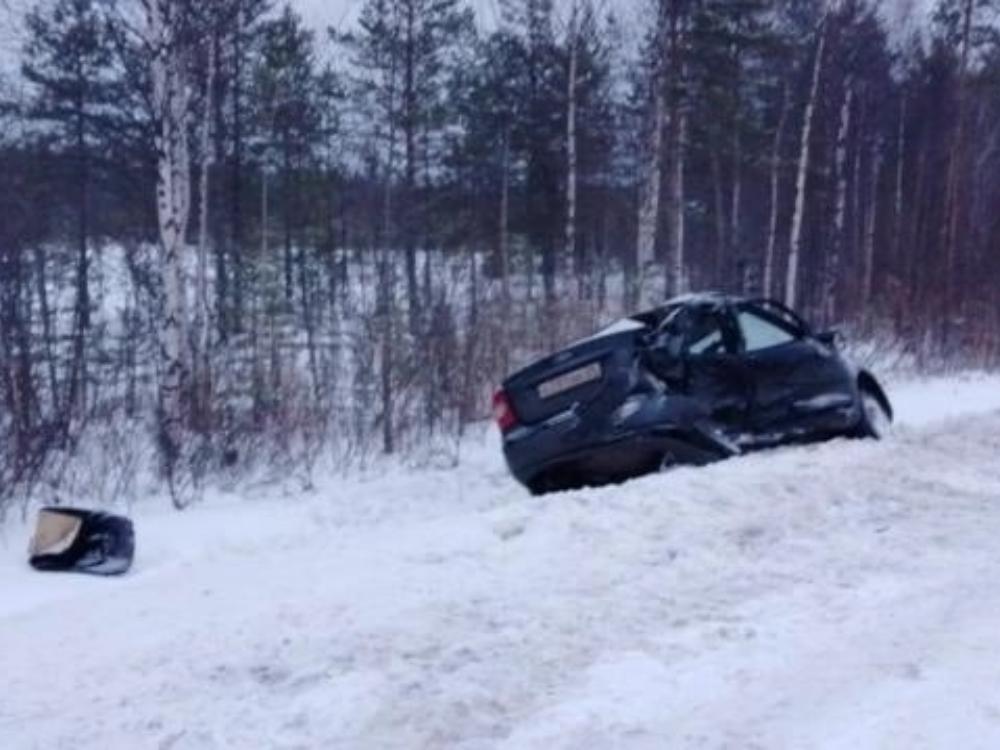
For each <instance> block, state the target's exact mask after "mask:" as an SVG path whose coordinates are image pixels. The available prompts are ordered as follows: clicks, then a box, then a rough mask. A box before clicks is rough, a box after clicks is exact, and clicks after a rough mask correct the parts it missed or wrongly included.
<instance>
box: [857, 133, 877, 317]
mask: <svg viewBox="0 0 1000 750" xmlns="http://www.w3.org/2000/svg"><path fill="white" fill-rule="evenodd" d="M881 174H882V143H881V140H880V139H876V140H875V143H873V144H872V154H871V176H870V178H869V185H868V213H867V215H866V217H865V234H864V243H863V245H864V264H863V272H862V283H861V304H862V309H863V310H865V311H867V312H870V311H871V310H872V309H873V305H874V302H875V300H874V278H875V230H876V228H877V221H878V203H879V201H878V193H879V191H878V183H879V178H880V176H881Z"/></svg>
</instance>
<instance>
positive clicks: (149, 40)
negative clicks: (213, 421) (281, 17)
mask: <svg viewBox="0 0 1000 750" xmlns="http://www.w3.org/2000/svg"><path fill="white" fill-rule="evenodd" d="M143 6H144V10H145V22H146V26H145V30H144V34H145V37H144V41H145V46H146V48H147V52H148V55H149V65H150V78H151V80H152V87H153V88H152V105H153V117H154V124H155V128H156V160H157V165H156V171H157V186H156V213H157V218H158V224H159V240H160V241H159V250H160V274H161V279H162V289H163V309H162V312H161V315H160V327H159V350H160V383H159V401H160V405H159V410H160V420H159V421H160V430H159V433H160V451H161V459H162V466H163V469H164V471H165V474H166V477H167V481H168V483H169V486H170V490H171V495H172V498H173V501H174V504H175V505H176V506H177V507H183V506H184V505H186V504H187V503H188V502H189V498H187V497H185V492H184V487H183V480H184V477H182V476H181V471H183V467H181V466H180V459H181V456H182V454H183V453H184V452H185V450H186V448H187V446H186V445H185V444H186V442H187V441H188V440H189V439H190V438H189V435H188V434H187V432H188V430H187V428H188V420H189V418H190V413H189V412H190V398H189V394H188V390H187V389H188V387H189V380H190V374H191V349H190V344H189V342H190V331H189V320H188V306H187V299H186V292H185V273H184V261H185V255H186V250H187V247H186V235H187V229H188V219H189V214H190V210H191V152H190V144H189V142H188V139H189V134H188V124H189V111H190V98H191V82H190V81H189V79H188V72H187V62H188V59H187V55H188V52H189V48H188V44H189V39H188V38H187V36H186V35H187V32H188V31H189V30H188V29H187V28H186V26H187V23H186V22H187V18H186V17H185V8H184V6H183V4H182V3H181V1H180V0H143Z"/></svg>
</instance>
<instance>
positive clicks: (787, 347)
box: [493, 294, 892, 493]
mask: <svg viewBox="0 0 1000 750" xmlns="http://www.w3.org/2000/svg"><path fill="white" fill-rule="evenodd" d="M493 408H494V414H495V416H496V419H497V422H498V424H499V426H500V430H501V432H502V433H503V449H504V455H505V457H506V459H507V464H508V466H509V467H510V470H511V472H512V473H513V474H514V476H515V477H516V478H517V479H518V481H520V482H521V483H522V484H524V485H525V486H526V487H528V489H529V490H531V491H532V492H534V493H543V492H549V491H555V490H562V489H572V488H575V487H581V486H593V485H601V484H608V483H614V482H620V481H624V480H626V479H629V478H631V477H635V476H639V475H641V474H645V473H649V472H652V471H656V470H658V469H660V468H662V467H665V466H670V465H675V464H696V465H699V464H705V463H709V462H711V461H716V460H719V459H722V458H726V457H729V456H734V455H737V454H740V453H743V452H746V451H750V450H754V449H758V448H765V447H771V446H775V445H780V444H785V443H790V442H801V441H809V440H821V439H826V438H831V437H836V436H840V435H850V436H858V437H875V438H878V437H880V436H881V435H882V434H883V432H884V431H885V430H886V429H887V427H888V425H889V423H890V422H891V421H892V407H891V405H890V403H889V399H888V398H887V397H886V395H885V392H884V391H883V389H882V387H881V386H880V385H879V383H878V381H877V380H876V379H875V377H874V376H873V375H872V374H871V373H869V372H867V371H865V370H862V369H860V368H858V367H856V366H854V365H853V364H852V363H850V362H849V361H847V360H846V359H845V357H844V356H843V354H842V353H841V352H840V351H839V349H838V348H837V342H836V335H835V334H834V333H821V334H814V333H813V332H812V330H811V329H810V327H809V326H808V325H807V324H806V323H805V322H804V321H803V320H802V319H801V318H800V317H799V316H798V315H796V314H795V313H794V312H793V311H792V310H790V309H788V308H787V307H785V306H784V305H782V304H781V303H780V302H776V301H774V300H766V299H759V300H755V299H746V298H742V297H734V296H725V295H719V294H704V295H689V296H686V297H681V298H678V299H675V300H672V301H670V302H668V303H667V304H665V305H664V306H662V307H659V308H656V309H654V310H650V311H648V312H644V313H641V314H639V315H635V316H633V317H631V318H626V319H624V320H621V321H619V322H617V323H615V324H614V325H612V326H610V327H608V328H606V329H604V330H603V331H600V332H599V333H597V334H595V335H594V336H592V337H590V338H588V339H585V340H583V341H579V342H577V343H576V344H573V345H571V346H570V347H568V348H566V349H564V350H562V351H560V352H558V353H556V354H553V355H552V356H550V357H546V358H545V359H543V360H540V361H538V362H536V363H534V364H532V365H530V366H528V367H526V368H524V369H523V370H521V371H520V372H517V373H515V374H514V375H511V376H510V377H509V378H508V379H507V380H506V381H505V382H504V383H503V387H502V388H501V390H499V391H498V392H497V394H496V395H495V396H494V399H493Z"/></svg>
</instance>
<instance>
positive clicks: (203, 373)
mask: <svg viewBox="0 0 1000 750" xmlns="http://www.w3.org/2000/svg"><path fill="white" fill-rule="evenodd" d="M216 68H217V58H216V46H215V43H214V41H213V40H210V41H209V50H208V70H207V71H206V75H205V107H204V110H205V111H204V113H203V116H204V119H203V120H202V123H201V164H200V168H201V174H200V175H199V181H198V195H199V198H200V203H199V206H198V208H199V216H198V265H197V275H196V276H195V295H196V313H195V340H196V341H197V352H196V354H195V362H196V366H195V373H196V377H195V381H196V387H197V391H198V400H199V404H198V408H199V411H200V412H202V413H201V415H200V416H204V412H205V411H206V410H207V403H206V402H207V398H208V394H207V393H206V392H205V389H206V388H207V387H208V339H209V319H210V317H211V315H210V313H209V310H210V307H209V303H208V231H209V226H208V208H209V178H210V176H211V170H212V164H213V163H214V161H215V158H214V152H213V148H212V118H213V116H214V107H215V100H214V97H215V78H216Z"/></svg>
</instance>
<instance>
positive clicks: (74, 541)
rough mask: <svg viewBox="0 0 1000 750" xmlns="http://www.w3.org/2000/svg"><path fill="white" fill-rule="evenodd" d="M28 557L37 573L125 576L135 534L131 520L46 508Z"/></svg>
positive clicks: (41, 512) (38, 524)
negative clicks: (55, 572)
mask: <svg viewBox="0 0 1000 750" xmlns="http://www.w3.org/2000/svg"><path fill="white" fill-rule="evenodd" d="M28 554H29V559H28V561H29V563H30V564H31V566H32V567H33V568H35V569H36V570H43V571H72V572H77V573H90V574H92V575H102V576H113V575H121V574H122V573H125V572H127V571H128V569H129V568H130V567H131V566H132V558H133V557H134V556H135V531H134V529H133V527H132V522H131V521H130V520H129V519H127V518H122V517H121V516H113V515H111V514H110V513H100V512H98V511H90V510H78V509H75V508H58V507H52V508H45V509H43V510H42V511H40V512H39V514H38V523H37V525H36V527H35V535H34V537H33V538H32V540H31V546H30V548H29V550H28Z"/></svg>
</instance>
